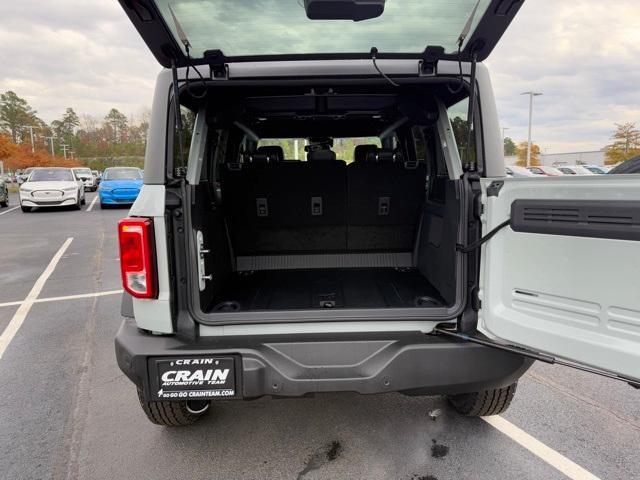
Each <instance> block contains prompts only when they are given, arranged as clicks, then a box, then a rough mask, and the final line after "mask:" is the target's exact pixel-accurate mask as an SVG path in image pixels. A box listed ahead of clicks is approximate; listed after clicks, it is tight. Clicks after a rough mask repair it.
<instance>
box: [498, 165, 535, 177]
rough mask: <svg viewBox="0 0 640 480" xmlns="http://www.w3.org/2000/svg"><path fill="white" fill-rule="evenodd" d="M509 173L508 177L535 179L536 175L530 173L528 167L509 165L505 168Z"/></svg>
mask: <svg viewBox="0 0 640 480" xmlns="http://www.w3.org/2000/svg"><path fill="white" fill-rule="evenodd" d="M505 170H506V171H507V177H514V178H518V177H535V176H536V175H535V173H532V172H530V171H529V170H528V169H527V168H526V167H519V166H518V165H509V166H508V167H506V168H505Z"/></svg>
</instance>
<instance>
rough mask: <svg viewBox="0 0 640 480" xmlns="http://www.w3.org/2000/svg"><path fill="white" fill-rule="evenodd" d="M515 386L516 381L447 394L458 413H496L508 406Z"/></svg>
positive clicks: (487, 414) (469, 415)
mask: <svg viewBox="0 0 640 480" xmlns="http://www.w3.org/2000/svg"><path fill="white" fill-rule="evenodd" d="M517 386H518V383H517V382H516V383H513V384H511V385H509V386H508V387H504V388H497V389H494V390H483V391H481V392H473V393H462V394H459V395H449V396H448V400H449V403H450V404H451V406H452V407H453V408H454V409H455V410H456V411H457V412H458V413H461V414H462V415H466V416H468V417H487V416H489V415H498V414H500V413H502V412H504V411H506V410H507V408H509V405H510V404H511V400H512V399H513V396H514V395H515V393H516V387H517Z"/></svg>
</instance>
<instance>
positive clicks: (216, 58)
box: [204, 50, 229, 80]
mask: <svg viewBox="0 0 640 480" xmlns="http://www.w3.org/2000/svg"><path fill="white" fill-rule="evenodd" d="M204 58H205V60H206V61H207V63H208V64H209V69H210V70H211V78H212V79H213V80H228V79H229V65H228V64H227V58H226V57H225V55H224V53H222V50H207V51H206V52H204Z"/></svg>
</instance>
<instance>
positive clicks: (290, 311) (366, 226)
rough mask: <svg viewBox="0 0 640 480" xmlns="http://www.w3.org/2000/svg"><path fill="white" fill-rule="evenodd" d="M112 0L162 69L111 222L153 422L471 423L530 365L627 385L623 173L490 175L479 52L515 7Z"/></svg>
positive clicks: (488, 117)
mask: <svg viewBox="0 0 640 480" xmlns="http://www.w3.org/2000/svg"><path fill="white" fill-rule="evenodd" d="M120 3H121V4H122V6H123V8H124V10H125V11H126V13H127V15H128V16H129V18H130V19H131V21H132V22H133V24H134V25H135V27H136V28H137V29H138V31H139V32H140V34H141V35H142V37H143V39H144V40H145V41H146V43H147V45H148V46H149V48H150V49H151V51H152V52H153V54H154V55H155V57H156V58H157V59H158V61H159V63H160V64H161V65H162V66H163V67H165V69H164V70H162V72H161V73H160V74H159V76H158V79H157V84H156V90H155V96H154V103H153V110H152V118H151V124H150V131H149V137H148V144H147V151H146V161H145V168H144V186H143V187H142V190H141V192H140V196H139V197H138V199H137V200H136V202H135V204H134V205H133V208H132V209H131V212H130V217H129V218H127V219H125V220H123V221H121V222H120V225H119V239H120V254H121V266H122V279H123V284H124V288H125V290H126V292H127V293H126V295H125V297H124V299H123V305H122V313H123V316H124V317H125V319H124V322H123V324H122V327H121V328H120V330H119V332H118V334H117V337H116V355H117V359H118V364H119V366H120V368H121V369H122V370H123V371H124V372H125V373H126V374H127V376H128V377H129V378H130V379H131V380H132V382H133V383H134V384H135V385H136V387H137V389H138V394H139V399H140V404H141V406H142V408H143V410H144V411H145V413H146V414H147V416H148V417H149V419H150V420H151V421H153V422H155V423H158V424H162V425H184V424H189V423H192V422H194V421H196V420H197V419H198V418H199V417H200V416H202V415H203V414H204V413H205V412H206V411H207V410H208V409H209V408H210V405H211V404H213V403H215V401H217V400H221V399H250V398H256V397H259V396H263V395H273V396H278V397H290V396H302V395H306V394H313V393H315V392H335V391H352V392H353V391H355V392H359V393H362V394H372V393H382V392H403V393H406V394H407V395H432V394H445V395H447V396H448V398H449V399H450V402H451V404H452V405H453V407H454V408H455V409H457V410H458V411H459V412H461V413H462V414H465V415H493V414H496V413H500V412H502V411H503V410H505V409H506V408H507V407H508V405H509V402H510V401H511V398H512V397H513V394H514V392H515V388H516V382H517V380H518V378H519V377H520V376H521V375H522V374H523V373H524V372H525V371H526V370H527V368H529V366H530V365H531V363H532V361H533V359H538V360H541V361H546V362H559V363H564V364H569V365H572V366H577V367H579V368H584V369H588V370H590V371H594V372H596V373H600V374H603V375H608V376H613V377H616V378H620V379H622V380H624V381H626V382H630V383H632V384H637V382H638V380H639V379H640V337H639V336H638V330H639V328H640V295H638V291H637V277H638V272H639V271H640V213H639V212H640V188H639V186H640V180H638V178H636V177H634V176H615V175H608V176H600V177H595V176H591V177H586V176H585V177H581V176H572V177H568V176H566V177H565V176H560V177H556V178H535V177H531V178H505V165H504V158H503V143H502V138H501V134H500V125H499V122H498V113H497V111H496V105H495V101H494V95H493V90H492V87H491V82H490V79H489V72H488V70H487V68H486V67H485V66H484V65H483V64H482V63H481V62H482V61H483V60H485V59H486V58H487V57H488V56H489V54H490V53H491V51H492V50H493V48H494V46H495V45H496V43H497V42H498V40H499V38H500V37H501V35H502V34H503V32H504V30H505V29H506V28H507V26H508V25H509V23H510V22H511V21H512V19H513V18H514V16H515V15H516V12H517V11H518V9H519V7H520V6H521V4H522V3H523V2H522V1H517V0H481V1H480V2H477V3H476V2H450V1H444V0H431V1H423V2H415V1H408V0H405V1H401V0H397V1H393V2H392V1H389V2H386V3H385V1H384V0H367V1H360V0H337V1H336V0H304V1H303V2H302V1H300V0H282V1H280V2H269V5H270V8H269V9H261V8H258V7H256V6H255V5H254V3H253V2H248V1H229V0H197V1H196V0H185V1H181V2H169V1H168V0H153V1H152V0H144V1H143V0H137V1H129V0H120ZM285 19H286V20H285ZM470 99H471V100H470ZM187 125H189V128H187ZM603 251H606V252H607V255H601V254H596V253H600V252H603Z"/></svg>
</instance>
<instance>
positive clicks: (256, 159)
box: [249, 153, 275, 163]
mask: <svg viewBox="0 0 640 480" xmlns="http://www.w3.org/2000/svg"><path fill="white" fill-rule="evenodd" d="M249 163H272V162H271V160H270V159H269V155H265V154H264V153H252V154H251V155H249ZM273 163H275V160H274V161H273Z"/></svg>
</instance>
